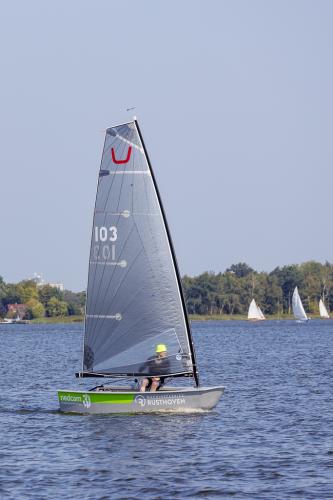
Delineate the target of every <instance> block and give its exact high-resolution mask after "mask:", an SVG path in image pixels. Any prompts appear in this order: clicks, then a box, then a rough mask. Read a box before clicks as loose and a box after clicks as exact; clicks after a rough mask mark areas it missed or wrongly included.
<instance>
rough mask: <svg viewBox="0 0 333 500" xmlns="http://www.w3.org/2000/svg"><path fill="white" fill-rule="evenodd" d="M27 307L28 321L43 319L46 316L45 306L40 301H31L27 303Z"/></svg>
mask: <svg viewBox="0 0 333 500" xmlns="http://www.w3.org/2000/svg"><path fill="white" fill-rule="evenodd" d="M26 306H27V311H26V318H27V319H33V318H42V317H43V316H45V309H44V306H43V304H42V303H41V302H39V301H38V300H36V299H30V300H28V302H27V303H26Z"/></svg>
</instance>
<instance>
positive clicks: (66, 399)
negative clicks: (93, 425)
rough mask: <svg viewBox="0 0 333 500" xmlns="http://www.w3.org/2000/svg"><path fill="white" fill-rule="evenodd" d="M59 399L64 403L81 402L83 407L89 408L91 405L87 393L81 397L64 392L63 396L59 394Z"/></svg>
mask: <svg viewBox="0 0 333 500" xmlns="http://www.w3.org/2000/svg"><path fill="white" fill-rule="evenodd" d="M60 401H63V402H64V403H82V404H83V406H84V407H85V408H90V406H91V399H90V396H88V394H84V395H83V396H82V397H81V396H72V395H71V394H66V395H65V396H60Z"/></svg>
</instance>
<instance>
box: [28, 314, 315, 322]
mask: <svg viewBox="0 0 333 500" xmlns="http://www.w3.org/2000/svg"><path fill="white" fill-rule="evenodd" d="M311 318H312V319H320V317H319V316H311ZM189 319H190V321H247V317H246V316H244V315H241V314H233V315H229V314H212V315H210V314H209V315H208V314H207V315H204V314H202V315H199V314H190V315H189ZM293 319H294V317H293V316H291V315H288V314H284V315H277V314H275V315H271V316H267V317H266V320H281V321H284V320H293ZM83 320H84V317H83V316H63V317H60V316H56V317H51V318H37V319H33V320H31V321H30V323H31V324H48V323H82V322H83Z"/></svg>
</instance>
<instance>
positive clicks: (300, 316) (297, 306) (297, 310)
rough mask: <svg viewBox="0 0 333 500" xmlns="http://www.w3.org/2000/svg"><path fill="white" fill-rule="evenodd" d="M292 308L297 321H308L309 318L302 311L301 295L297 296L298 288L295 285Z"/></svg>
mask: <svg viewBox="0 0 333 500" xmlns="http://www.w3.org/2000/svg"><path fill="white" fill-rule="evenodd" d="M292 310H293V314H294V316H295V318H296V319H297V320H298V321H302V322H303V321H308V320H309V318H308V317H307V314H306V312H305V311H304V307H303V304H302V301H301V297H300V296H299V293H298V288H297V286H296V287H295V290H294V293H293V297H292Z"/></svg>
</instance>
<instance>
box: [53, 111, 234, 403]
mask: <svg viewBox="0 0 333 500" xmlns="http://www.w3.org/2000/svg"><path fill="white" fill-rule="evenodd" d="M161 350H162V351H164V358H165V361H164V362H163V363H162V364H160V365H159V364H158V362H156V363H155V362H154V360H155V356H156V355H157V354H156V353H160V352H161ZM76 376H77V377H80V378H82V377H99V378H104V379H114V380H113V381H112V380H111V382H110V381H109V383H111V384H113V385H109V386H105V385H100V386H97V387H95V388H93V389H91V390H82V391H81V390H59V391H58V400H59V406H60V410H61V411H63V412H74V413H142V412H143V413H147V412H148V413H149V412H156V411H157V412H166V411H167V412H170V411H175V412H191V411H194V412H195V411H205V410H211V409H212V408H214V407H215V406H216V404H217V403H218V401H219V399H220V397H221V395H222V394H223V392H224V387H222V386H217V387H203V386H201V385H200V383H199V374H198V369H197V362H196V356H195V350H194V345H193V339H192V335H191V328H190V323H189V319H188V316H187V312H186V307H185V300H184V296H183V292H182V287H181V280H180V274H179V270H178V266H177V261H176V256H175V251H174V247H173V244H172V240H171V236H170V230H169V227H168V224H167V220H166V216H165V212H164V209H163V205H162V201H161V196H160V194H159V191H158V187H157V184H156V180H155V176H154V173H153V170H152V167H151V163H150V160H149V157H148V154H147V150H146V146H145V144H144V141H143V138H142V134H141V131H140V128H139V125H138V122H137V120H136V119H135V118H134V119H133V121H131V122H129V123H124V124H122V125H117V126H114V127H111V128H108V129H107V130H106V135H105V141H104V149H103V154H102V161H101V166H100V170H99V174H98V186H97V194H96V202H95V209H94V219H93V228H92V237H91V247H90V257H89V273H88V287H87V301H86V311H85V328H84V347H83V356H82V370H81V371H80V372H78V373H77V374H76ZM145 377H148V378H149V377H150V379H151V377H156V378H157V379H160V380H161V381H162V380H163V379H164V381H165V382H166V383H167V382H169V381H170V380H171V379H175V378H177V379H178V380H179V381H181V380H182V378H183V379H185V380H187V381H192V382H193V386H190V387H189V386H176V385H175V386H167V385H166V386H162V387H161V388H160V389H159V390H157V391H156V392H152V391H146V392H140V390H139V387H140V386H139V384H138V379H139V381H140V380H142V378H145ZM115 380H117V381H118V382H119V380H121V381H122V380H125V381H126V385H125V386H120V385H117V383H116V382H115ZM140 388H141V389H142V386H141V387H140Z"/></svg>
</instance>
